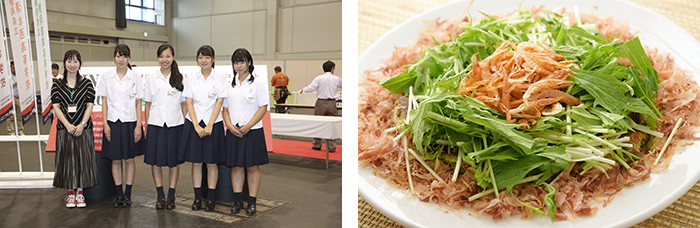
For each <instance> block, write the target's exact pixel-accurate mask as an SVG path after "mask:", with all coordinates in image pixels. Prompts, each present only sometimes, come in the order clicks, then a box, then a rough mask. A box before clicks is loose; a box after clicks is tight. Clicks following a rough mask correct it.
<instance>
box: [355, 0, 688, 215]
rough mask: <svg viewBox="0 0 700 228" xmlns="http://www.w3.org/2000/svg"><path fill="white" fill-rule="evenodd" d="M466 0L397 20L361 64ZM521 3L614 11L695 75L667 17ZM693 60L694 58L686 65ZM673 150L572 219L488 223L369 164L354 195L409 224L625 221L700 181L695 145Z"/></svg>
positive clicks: (568, 3)
mask: <svg viewBox="0 0 700 228" xmlns="http://www.w3.org/2000/svg"><path fill="white" fill-rule="evenodd" d="M520 3H521V1H518V0H498V1H478V0H477V1H476V2H475V3H474V5H473V6H472V8H471V10H470V13H471V15H475V16H478V15H479V14H478V12H479V11H483V12H487V13H491V14H504V13H507V12H511V11H513V10H515V9H517V8H518V6H519V4H520ZM468 4H469V2H468V1H457V2H452V3H448V4H445V5H442V6H440V7H437V8H434V9H432V10H429V11H427V12H425V13H422V14H420V15H418V16H416V17H413V18H412V19H410V20H408V21H406V22H404V23H403V24H401V25H399V26H397V27H396V28H394V29H393V30H391V31H389V32H388V33H387V34H386V35H384V36H383V37H382V38H380V39H379V40H378V41H377V42H375V43H374V44H372V46H370V47H369V48H368V49H367V50H366V51H365V52H364V53H363V54H362V55H361V56H360V59H359V61H358V65H359V66H360V69H359V71H358V72H364V71H365V70H367V69H376V68H378V67H380V66H382V65H383V62H382V60H381V59H382V58H384V57H386V56H389V55H390V54H391V52H392V51H393V50H394V46H408V45H411V44H413V43H415V40H416V39H417V37H418V31H419V29H420V28H421V27H422V26H423V20H424V19H436V18H442V19H445V18H447V17H456V16H459V15H461V14H462V13H463V12H464V9H465V8H466V6H467V5H468ZM522 5H523V6H526V7H529V6H533V5H545V6H548V7H549V8H550V9H556V8H559V7H565V8H566V9H567V10H573V8H574V6H578V8H579V11H580V12H593V13H596V14H597V15H598V16H614V17H615V18H617V19H621V20H623V21H624V20H626V21H628V22H629V24H630V26H631V29H632V31H639V34H638V35H639V36H640V39H641V41H642V44H643V45H645V46H650V47H657V48H659V49H660V50H662V51H667V52H670V53H671V55H672V56H673V57H674V58H675V60H676V63H677V64H678V65H679V66H681V67H682V68H684V69H689V70H691V71H693V72H695V75H694V78H695V80H698V79H699V78H700V74H698V72H700V65H698V64H697V63H700V44H699V43H698V41H697V40H695V38H693V36H691V35H690V34H688V33H687V32H686V31H684V30H683V29H682V28H681V27H679V26H678V25H676V24H674V23H673V22H671V21H670V20H668V19H666V18H665V17H663V16H661V15H658V14H656V13H654V12H652V11H650V10H648V9H646V8H642V7H640V6H637V5H634V4H632V3H629V2H624V1H619V0H614V1H604V0H594V1H585V2H580V1H573V0H565V1H534V0H524V1H522ZM691 63H695V64H691ZM683 150H684V151H682V152H680V153H676V155H674V156H673V158H672V161H671V163H670V165H669V168H668V170H666V171H665V172H663V173H661V174H653V175H651V178H650V179H649V180H647V181H644V182H640V183H638V184H637V185H635V186H633V187H631V188H625V189H623V190H622V191H621V192H620V193H618V194H617V195H616V196H615V199H614V200H613V201H612V203H610V204H608V205H607V206H606V207H602V206H600V207H599V210H598V212H597V213H596V214H594V215H592V216H583V217H579V218H578V219H577V221H575V222H569V221H560V222H554V223H552V222H551V221H550V220H549V217H542V216H538V217H535V218H534V219H531V220H526V221H523V220H520V217H519V216H514V217H511V218H509V219H506V220H504V221H497V222H496V221H493V220H492V219H491V218H490V217H489V216H485V215H480V216H475V215H470V214H472V213H473V212H472V211H471V210H460V211H453V210H450V209H447V208H441V207H440V206H438V205H436V204H431V203H424V202H421V201H419V200H418V199H417V198H416V197H414V196H411V195H410V194H409V193H408V192H406V191H402V190H400V189H398V188H396V187H394V186H391V185H389V184H388V183H387V182H386V180H385V179H384V178H381V177H377V176H375V175H374V174H372V170H371V169H369V168H365V167H360V168H359V176H360V178H359V181H358V185H359V194H360V195H361V196H362V197H363V198H364V199H365V200H367V202H369V203H370V204H371V205H373V206H374V207H375V208H377V209H378V210H379V211H381V212H382V213H383V214H384V215H386V216H388V217H390V218H391V219H393V220H395V221H397V222H399V223H401V224H404V225H406V226H410V227H458V226H469V227H493V226H504V227H513V226H517V227H570V226H577V227H627V226H631V225H634V224H637V223H639V222H641V221H643V220H644V219H646V218H649V217H651V216H653V215H654V214H656V213H658V212H659V211H661V210H663V209H664V208H666V207H668V206H669V205H671V203H673V202H674V201H676V200H677V199H678V198H680V197H681V196H682V195H683V194H685V193H686V192H687V191H688V190H689V189H690V188H691V187H692V186H693V185H694V184H695V183H696V182H697V181H698V179H700V165H697V162H698V161H700V145H699V143H695V144H694V145H692V146H689V147H687V148H685V149H683Z"/></svg>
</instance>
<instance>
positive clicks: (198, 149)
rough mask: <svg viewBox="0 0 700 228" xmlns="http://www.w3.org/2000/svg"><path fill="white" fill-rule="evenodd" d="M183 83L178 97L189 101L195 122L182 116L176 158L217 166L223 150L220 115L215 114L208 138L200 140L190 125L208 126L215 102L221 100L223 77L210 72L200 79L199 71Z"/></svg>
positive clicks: (188, 117)
mask: <svg viewBox="0 0 700 228" xmlns="http://www.w3.org/2000/svg"><path fill="white" fill-rule="evenodd" d="M184 84H185V90H184V91H183V92H182V95H183V96H184V97H185V98H192V100H193V101H192V106H194V112H195V114H196V115H197V119H196V120H192V119H190V115H189V114H188V115H187V116H186V117H185V124H184V126H183V129H182V131H183V133H182V138H181V140H180V148H179V150H178V154H177V158H178V159H180V160H182V161H187V162H194V163H200V162H203V163H218V162H219V161H220V160H221V153H222V150H223V149H224V124H223V119H222V118H221V112H219V113H217V117H216V120H215V121H214V125H213V126H212V133H211V135H208V136H206V137H204V138H200V137H199V135H198V134H197V131H195V129H194V126H193V125H192V123H193V122H194V123H198V124H199V126H200V127H202V128H204V127H205V126H206V125H207V123H209V119H210V118H211V115H212V112H213V111H214V106H216V100H217V99H218V98H223V97H224V93H223V91H224V88H225V87H226V76H224V75H223V74H219V73H218V72H217V71H216V70H214V69H212V71H211V73H210V74H209V77H208V78H207V79H204V76H203V75H202V72H201V71H197V73H196V74H194V75H192V76H190V77H188V78H187V79H186V80H185V83H184Z"/></svg>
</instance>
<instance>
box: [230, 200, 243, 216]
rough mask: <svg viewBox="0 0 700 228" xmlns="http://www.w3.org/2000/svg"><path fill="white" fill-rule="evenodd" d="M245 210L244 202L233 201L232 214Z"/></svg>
mask: <svg viewBox="0 0 700 228" xmlns="http://www.w3.org/2000/svg"><path fill="white" fill-rule="evenodd" d="M241 210H243V203H242V202H233V206H231V214H238V213H240V212H241Z"/></svg>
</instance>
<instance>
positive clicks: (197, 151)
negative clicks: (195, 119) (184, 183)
mask: <svg viewBox="0 0 700 228" xmlns="http://www.w3.org/2000/svg"><path fill="white" fill-rule="evenodd" d="M199 126H200V127H205V126H206V124H204V121H200V122H199ZM179 147H180V148H178V153H177V159H178V160H180V161H186V162H194V163H200V162H203V163H219V162H220V161H221V159H222V152H223V150H224V122H223V121H220V122H218V123H215V124H214V126H212V131H211V135H208V136H205V137H204V138H200V137H199V135H197V132H196V131H195V130H194V126H192V122H190V120H188V119H185V124H184V126H183V127H182V138H181V139H180V146H179Z"/></svg>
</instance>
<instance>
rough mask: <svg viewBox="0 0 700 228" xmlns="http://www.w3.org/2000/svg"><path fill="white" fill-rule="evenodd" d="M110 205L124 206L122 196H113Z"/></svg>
mask: <svg viewBox="0 0 700 228" xmlns="http://www.w3.org/2000/svg"><path fill="white" fill-rule="evenodd" d="M112 207H117V208H119V207H124V198H122V197H119V196H117V197H116V198H114V202H112Z"/></svg>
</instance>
